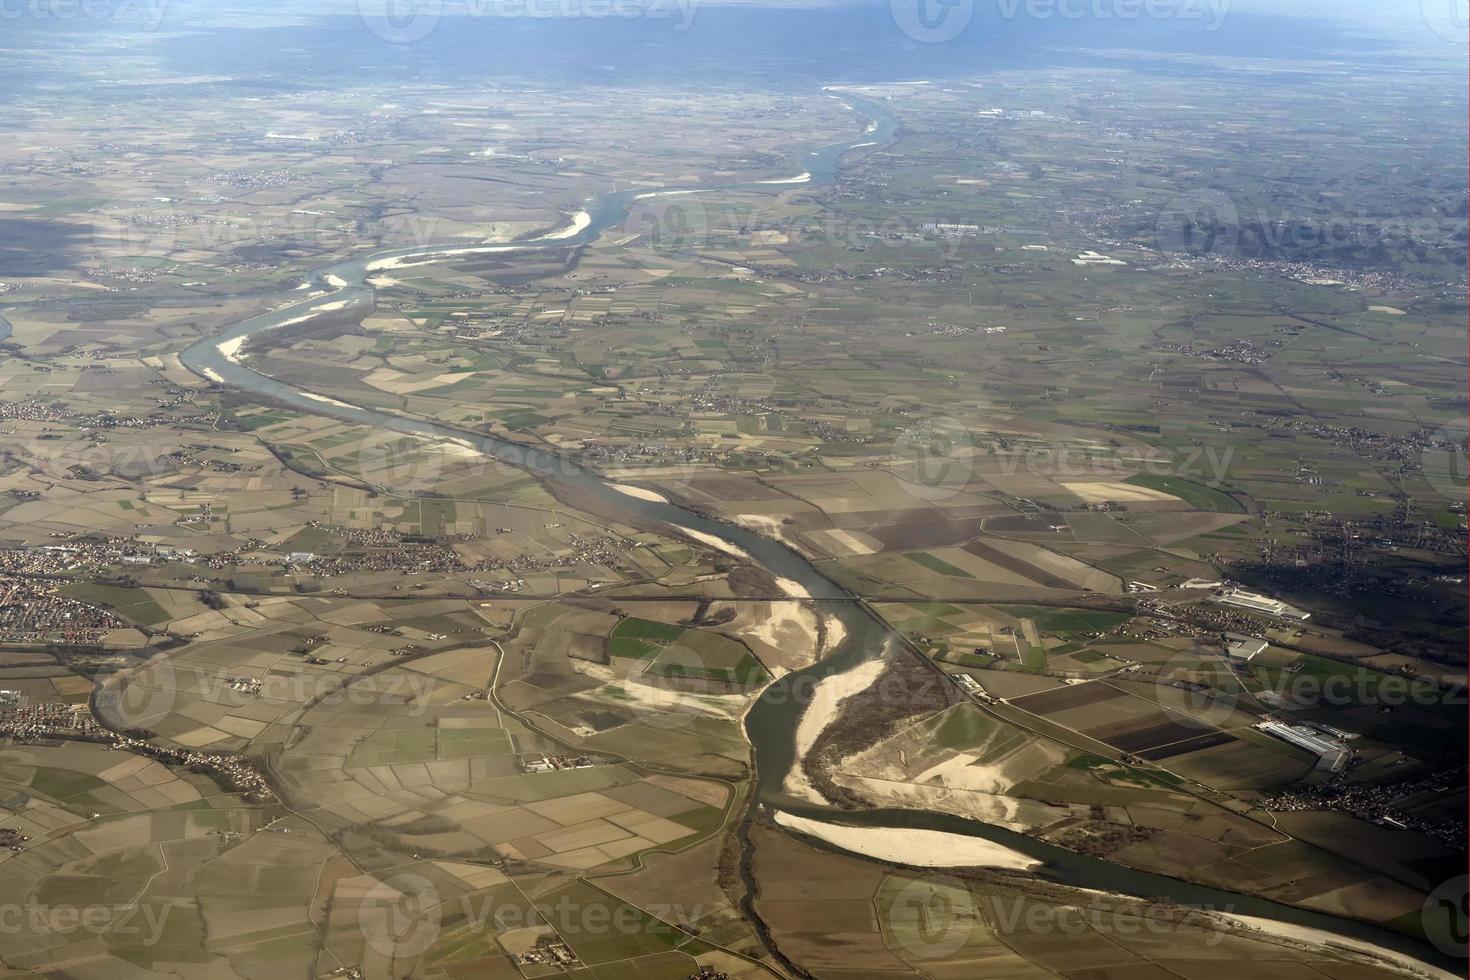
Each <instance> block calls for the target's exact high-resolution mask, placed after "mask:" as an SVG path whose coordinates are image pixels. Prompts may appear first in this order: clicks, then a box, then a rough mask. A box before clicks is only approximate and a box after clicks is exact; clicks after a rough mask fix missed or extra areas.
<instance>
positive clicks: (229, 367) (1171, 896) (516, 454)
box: [181, 93, 1461, 970]
mask: <svg viewBox="0 0 1470 980" xmlns="http://www.w3.org/2000/svg"><path fill="white" fill-rule="evenodd" d="M840 98H841V100H842V101H843V102H844V103H846V104H847V105H849V106H850V107H851V108H852V109H853V110H854V112H856V113H857V114H858V115H859V116H861V117H864V118H865V119H866V120H870V121H871V125H870V126H869V127H868V128H867V129H866V130H865V131H864V132H862V133H861V134H860V135H858V136H856V137H855V138H854V139H852V140H850V141H847V142H842V143H834V144H829V145H826V146H822V147H819V148H817V149H815V150H811V151H808V152H806V153H804V154H801V155H800V156H799V157H798V166H799V168H800V169H799V170H798V174H800V175H801V178H800V179H799V183H800V185H801V186H808V187H809V186H813V185H820V184H823V183H827V182H830V181H831V180H832V179H833V178H834V177H835V176H836V174H837V171H838V168H839V166H840V165H841V160H842V158H843V157H844V156H845V155H846V154H848V153H850V152H854V151H858V150H871V149H872V148H877V147H883V146H887V145H890V144H891V143H892V142H893V141H894V138H895V134H896V132H897V129H898V124H897V122H896V121H895V119H894V118H893V117H892V116H891V115H890V114H889V113H888V112H887V110H886V109H884V108H883V107H882V106H881V105H879V104H877V103H874V102H871V101H868V100H866V99H860V98H856V97H854V96H851V95H849V94H847V93H842V94H841V95H840ZM783 184H785V185H786V186H797V184H798V179H797V178H793V180H792V181H787V182H772V181H764V182H753V183H745V184H733V185H722V186H719V187H703V188H688V187H681V188H679V190H678V193H680V194H687V193H691V192H696V193H697V192H698V191H700V190H703V191H712V190H722V191H759V190H764V191H771V190H773V189H774V188H779V187H781V186H782V185H783ZM661 192H662V193H667V192H668V191H667V189H661V188H646V189H642V190H638V189H633V190H624V191H616V192H612V193H608V194H603V195H600V196H598V197H596V198H593V199H590V200H588V201H587V202H585V204H584V206H583V207H584V212H583V216H582V218H581V225H582V226H581V227H580V228H579V227H578V226H577V222H574V223H573V224H572V225H571V226H570V227H568V228H565V229H562V230H560V231H556V232H552V233H549V234H547V235H545V236H542V237H539V238H530V239H526V240H522V241H516V242H508V243H499V244H491V245H478V246H466V245H464V244H459V245H435V246H420V247H409V248H399V249H389V250H386V251H381V252H376V253H373V254H371V255H365V256H360V257H357V258H354V259H349V260H346V261H343V262H338V263H336V264H333V265H330V266H326V267H323V268H320V269H317V270H315V271H314V272H313V273H312V275H311V282H312V284H313V287H314V289H313V290H312V292H313V293H314V296H313V298H310V299H304V300H302V301H300V302H296V303H290V304H288V305H285V306H283V307H281V308H279V309H276V310H273V311H271V312H269V313H264V314H261V315H260V316H256V317H252V318H250V319H248V320H244V321H242V322H240V323H238V324H235V325H234V326H232V327H230V328H229V329H227V330H226V331H224V332H222V333H220V334H219V335H217V336H215V337H211V338H208V339H205V340H200V341H198V342H197V343H195V344H193V345H192V346H190V347H189V348H187V349H186V350H184V351H183V352H182V354H181V360H182V361H183V363H184V365H185V366H187V367H188V368H189V369H190V370H191V371H194V372H195V373H196V374H199V375H201V376H203V377H206V378H208V379H210V380H212V381H215V382H217V383H220V384H224V385H229V386H231V387H235V388H240V389H242V390H245V391H248V392H251V393H254V394H257V395H260V396H264V397H266V398H269V399H271V400H273V401H276V402H279V403H282V404H285V405H289V406H291V407H292V408H296V409H299V410H301V411H303V412H309V413H314V414H317V415H326V416H331V417H333V418H337V419H340V420H342V421H344V422H350V423H354V424H357V425H365V426H373V427H375V428H377V429H381V430H386V431H389V432H395V433H401V434H405V435H411V436H419V437H423V438H427V439H434V440H454V441H456V442H459V443H461V444H465V443H468V444H470V445H472V446H473V447H474V449H475V450H477V451H478V452H480V453H483V454H484V455H486V456H488V457H492V458H494V459H496V460H499V461H501V462H504V463H507V464H510V465H514V466H519V467H523V468H525V469H527V470H529V471H530V472H532V473H535V474H537V475H539V476H544V477H550V478H554V479H555V480H557V481H560V482H562V483H565V484H569V485H571V486H572V487H574V488H575V489H576V490H577V491H579V492H582V493H588V494H592V495H593V496H594V498H596V499H598V500H599V501H602V502H605V503H606V504H607V505H608V506H609V507H611V508H614V509H615V510H617V511H621V512H624V513H630V514H632V515H636V516H637V517H640V518H642V519H643V521H644V522H655V523H664V524H668V525H671V526H672V527H674V528H683V529H688V530H691V531H695V532H699V533H701V534H705V535H713V536H715V537H717V538H719V539H721V540H723V541H724V542H726V543H727V544H729V545H731V546H734V547H735V548H738V549H740V550H741V551H743V552H745V553H746V554H747V555H749V556H750V558H751V559H752V560H753V561H754V562H755V563H756V564H757V565H760V566H761V567H763V568H765V569H766V570H767V571H768V572H770V573H771V574H772V575H773V576H775V577H777V578H782V579H789V580H791V581H793V582H796V583H798V584H799V585H800V586H801V587H802V588H803V589H804V590H805V591H806V592H807V594H809V595H810V596H811V597H812V598H813V599H814V600H816V601H817V602H818V603H819V604H820V605H821V606H822V607H823V610H822V611H823V612H825V613H827V614H830V615H832V616H835V617H836V618H837V619H839V620H840V621H841V623H842V625H843V627H844V628H845V630H846V635H845V638H844V640H843V642H842V644H841V645H840V646H839V647H838V649H837V650H835V651H833V652H832V653H831V654H830V655H829V656H827V657H826V658H824V659H823V660H822V661H820V662H819V663H817V664H815V665H814V666H812V667H809V668H807V669H806V670H802V671H798V672H794V673H792V674H788V675H787V676H786V677H783V678H782V679H781V680H779V681H777V682H776V683H775V684H773V685H771V687H770V688H768V689H767V690H766V692H765V693H764V694H763V695H762V696H761V697H760V698H759V699H758V700H757V701H756V703H755V704H754V705H753V706H752V708H751V710H750V712H749V713H748V714H747V716H746V731H747V734H748V735H749V737H750V741H751V744H752V746H753V751H754V757H755V771H756V779H757V785H758V793H759V798H760V799H762V800H763V801H765V802H767V803H770V804H772V805H776V806H779V808H781V809H784V810H787V811H789V812H792V813H796V814H798V815H800V816H807V817H817V818H821V819H829V820H830V819H840V820H841V821H842V822H847V823H860V824H862V825H865V826H883V827H895V828H922V829H931V830H942V831H948V832H951V833H962V834H968V835H972V836H977V837H983V838H985V839H987V840H991V841H995V842H997V843H1000V844H1003V845H1005V846H1006V847H1009V848H1012V849H1014V850H1017V851H1020V852H1022V853H1025V854H1027V855H1029V856H1031V857H1033V858H1036V859H1037V860H1040V861H1042V862H1044V867H1043V869H1042V871H1041V873H1042V874H1043V875H1044V876H1046V877H1047V878H1050V879H1052V880H1055V881H1057V882H1059V883H1062V884H1067V885H1075V886H1078V887H1082V888H1092V889H1097V890H1101V891H1107V892H1112V893H1116V894H1122V895H1130V896H1134V897H1140V898H1148V899H1167V900H1170V901H1174V902H1178V903H1180V904H1185V905H1193V906H1198V907H1203V908H1216V909H1221V910H1229V911H1231V912H1234V913H1236V914H1240V915H1251V916H1257V917H1260V918H1265V919H1273V920H1276V921H1280V922H1285V923H1291V924H1294V925H1300V926H1307V927H1311V928H1315V929H1320V930H1323V931H1325V932H1330V933H1335V934H1338V935H1342V936H1346V937H1351V938H1354V939H1358V940H1363V941H1366V942H1370V943H1373V944H1374V945H1378V946H1382V947H1384V948H1386V949H1391V950H1394V951H1397V952H1399V953H1403V954H1407V955H1409V956H1411V957H1414V958H1416V959H1419V960H1423V961H1425V962H1430V963H1435V964H1438V965H1441V966H1444V967H1447V968H1453V969H1456V970H1458V968H1459V966H1460V965H1461V963H1460V961H1458V960H1455V959H1453V958H1450V957H1446V956H1444V955H1442V954H1440V953H1439V952H1438V951H1437V950H1435V949H1434V948H1433V947H1431V946H1429V945H1427V944H1425V943H1421V942H1417V941H1415V940H1413V939H1411V938H1409V937H1407V936H1404V935H1402V934H1400V933H1396V932H1390V931H1389V930H1386V929H1382V928H1379V927H1376V926H1372V925H1368V924H1366V923H1361V922H1357V921H1355V920H1349V919H1342V918H1337V917H1334V916H1330V915H1325V914H1321V913H1316V912H1309V911H1306V910H1303V909H1298V908H1294V907H1292V906H1288V905H1282V904H1279V903H1275V902H1269V901H1266V900H1264V899H1259V898H1253V897H1250V896H1247V895H1242V894H1236V893H1234V892H1229V891H1224V890H1221V889H1214V888H1207V887H1205V886H1201V885H1194V884H1190V883H1188V882H1184V881H1180V880H1178V879H1175V878H1170V877H1166V876H1164V875H1157V874H1149V873H1146V872H1139V871H1132V870H1129V869H1127V868H1124V867H1121V866H1119V865H1116V864H1112V863H1109V862H1107V861H1103V860H1100V859H1097V858H1091V857H1087V856H1085V855H1081V854H1077V853H1074V852H1072V851H1068V850H1065V849H1063V848H1059V847H1056V846H1055V845H1051V844H1048V843H1046V842H1044V841H1040V840H1037V839H1035V838H1033V837H1028V836H1026V835H1024V834H1020V833H1016V832H1014V831H1011V830H1007V829H1005V828H1003V827H997V826H992V825H990V824H986V823H982V822H979V821H974V820H965V819H962V818H959V817H955V816H950V815H947V814H940V813H931V812H927V811H922V810H893V809H873V810H867V811H862V812H859V813H853V812H849V811H840V810H835V809H826V808H821V807H815V806H811V805H799V804H796V803H794V802H793V801H791V800H790V799H789V798H788V797H786V796H784V795H783V794H782V793H781V785H782V783H783V781H784V779H785V776H786V774H787V772H788V771H789V770H790V769H791V766H792V764H793V762H794V761H795V755H796V747H795V731H796V726H797V722H798V720H799V717H800V713H801V707H802V703H801V702H802V699H801V698H800V697H798V696H796V692H799V691H801V690H803V688H804V689H805V690H808V691H809V690H810V688H811V686H812V685H813V684H814V683H815V682H816V681H817V680H820V679H821V678H823V677H827V676H830V675H832V674H835V673H839V672H842V671H846V670H850V669H852V668H853V667H855V666H857V665H858V664H861V663H863V662H864V661H868V660H872V659H874V658H877V657H881V656H883V655H884V654H885V651H886V650H890V649H894V648H895V647H896V646H897V645H898V644H899V643H900V642H901V641H900V640H899V638H898V637H897V636H896V635H895V634H894V633H893V632H892V630H891V628H890V627H889V626H888V625H887V624H886V623H884V622H882V621H881V620H879V619H878V618H877V617H876V616H875V615H874V614H872V613H871V612H870V611H869V610H868V608H867V606H866V605H865V604H863V603H861V602H857V601H855V600H854V597H853V596H852V595H851V594H850V593H848V592H847V591H846V590H844V589H843V588H841V587H839V586H838V585H837V584H836V583H834V582H832V581H831V580H830V579H828V578H827V577H826V576H825V575H823V574H822V573H821V572H819V571H818V570H817V569H816V567H815V566H813V565H812V564H811V563H810V562H809V561H807V560H806V559H805V558H804V557H802V556H801V555H800V554H799V553H797V552H796V551H795V550H793V549H792V548H790V547H788V546H787V545H785V544H783V543H781V542H780V541H777V540H774V539H772V538H768V537H764V536H762V535H760V534H757V533H756V532H754V531H750V530H747V529H745V528H740V527H736V526H734V525H731V524H726V523H724V522H721V521H715V520H711V519H709V518H707V517H703V516H701V515H699V514H697V513H694V512H693V511H691V510H687V509H685V508H683V507H680V506H678V505H675V504H672V503H664V502H658V501H651V500H642V499H638V498H634V497H631V496H629V495H627V494H624V493H622V492H620V491H618V490H615V489H613V487H612V486H610V485H609V483H608V481H606V480H604V479H603V478H602V477H601V476H599V475H598V474H596V473H595V472H593V471H591V470H589V469H586V468H585V467H582V466H580V465H578V464H577V463H575V462H574V461H572V460H570V459H568V458H566V457H564V456H561V455H559V454H557V453H554V452H550V451H547V450H542V449H538V448H533V447H527V446H523V445H519V444H517V443H513V442H508V441H506V440H504V439H500V438H497V437H495V436H489V435H479V434H473V433H469V432H466V431H464V430H461V429H457V428H453V427H450V426H447V425H439V424H436V423H433V422H429V421H423V420H418V419H412V418H407V417H404V416H400V415H396V414H393V413H391V412H386V411H380V410H377V409H367V408H362V407H359V406H356V405H350V404H347V403H345V402H342V401H338V400H336V399H325V398H324V397H323V396H320V395H316V394H315V393H311V392H307V391H304V390H302V389H298V388H296V387H293V386H291V385H287V384H283V383H281V382H279V381H277V380H275V379H274V378H270V377H267V376H265V375H263V374H260V373H258V372H256V371H253V370H251V369H250V368H249V367H247V366H245V365H244V364H243V363H240V362H239V360H238V359H237V358H236V357H235V356H233V351H236V350H238V349H239V347H240V344H242V343H243V342H244V341H245V340H246V339H247V338H249V337H250V336H252V335H255V334H260V333H263V332H266V331H269V330H272V329H277V328H280V327H282V326H286V325H289V324H294V323H300V322H303V321H304V319H309V318H310V317H311V316H312V315H313V312H314V311H317V310H320V308H321V307H323V306H329V307H331V308H332V309H333V310H335V311H340V310H341V309H343V308H344V307H343V306H342V305H341V304H344V303H345V304H347V306H348V307H351V306H357V305H361V306H364V307H365V306H367V305H369V304H371V303H372V302H373V295H374V293H373V287H372V286H371V285H370V284H369V283H368V279H369V278H370V277H371V275H372V272H373V270H374V269H375V268H384V267H385V264H387V263H390V262H391V261H393V260H397V261H400V262H403V261H413V262H418V261H433V260H435V259H436V258H442V257H449V256H456V255H461V254H467V253H469V252H472V253H473V254H492V253H497V252H514V251H531V250H538V249H547V248H565V247H567V246H574V245H582V244H586V243H588V242H591V241H593V240H595V239H596V238H598V237H599V236H600V235H601V234H602V233H603V232H604V231H607V230H609V229H612V228H615V227H616V226H618V225H620V224H622V223H623V222H625V221H627V220H628V218H629V214H630V211H631V210H632V209H633V207H634V206H635V202H636V201H637V200H639V199H640V198H643V197H645V196H646V195H655V196H656V195H658V194H660V193H661ZM629 230H630V231H632V230H638V229H637V227H636V225H635V226H630V229H629ZM322 312H325V311H322ZM221 347H223V348H224V349H223V350H221ZM226 352H230V353H229V354H227V353H226Z"/></svg>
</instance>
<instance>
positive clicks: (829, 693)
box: [781, 659, 888, 803]
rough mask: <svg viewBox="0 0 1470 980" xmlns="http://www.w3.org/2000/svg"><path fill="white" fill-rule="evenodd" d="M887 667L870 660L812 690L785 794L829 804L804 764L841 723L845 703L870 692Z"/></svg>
mask: <svg viewBox="0 0 1470 980" xmlns="http://www.w3.org/2000/svg"><path fill="white" fill-rule="evenodd" d="M887 666H888V661H887V660H883V659H879V660H869V661H868V662H866V663H862V664H858V665H857V666H856V667H854V668H852V669H851V670H847V671H843V672H842V673H840V674H833V675H831V676H830V677H824V678H823V679H822V680H821V681H819V682H818V683H817V685H816V686H815V687H813V688H812V693H811V700H810V701H808V702H807V706H806V709H805V710H804V711H802V713H801V720H800V721H799V722H797V724H796V733H795V741H796V758H795V760H793V762H792V765H791V771H790V772H788V773H787V774H786V780H785V782H784V783H783V784H782V787H781V788H782V789H783V790H785V791H786V792H787V793H790V794H791V795H792V796H795V797H797V798H798V799H803V800H807V801H809V802H812V803H826V802H827V800H826V799H825V798H823V796H822V794H821V793H818V792H817V788H816V787H815V786H813V785H812V783H811V780H809V779H808V778H807V775H806V773H805V772H804V771H802V768H801V763H802V760H803V759H805V758H806V757H807V755H808V753H810V752H811V750H812V747H813V746H814V745H816V744H817V739H818V738H820V737H821V734H822V732H823V731H824V730H826V728H827V726H828V725H830V724H832V722H834V721H835V720H836V719H837V712H838V710H839V708H840V707H841V705H842V702H843V701H845V700H846V699H848V698H850V697H852V696H853V695H854V694H857V693H858V692H860V691H863V690H866V689H867V688H868V686H869V685H871V684H872V683H873V682H874V681H876V680H877V679H878V675H879V674H881V673H883V670H884V668H886V667H887Z"/></svg>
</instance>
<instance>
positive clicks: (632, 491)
mask: <svg viewBox="0 0 1470 980" xmlns="http://www.w3.org/2000/svg"><path fill="white" fill-rule="evenodd" d="M608 486H610V487H612V488H613V489H614V490H616V491H617V492H618V493H625V494H627V495H628V496H630V497H637V498H638V499H639V500H647V501H651V502H652V503H655V504H666V503H668V502H669V501H668V498H666V497H665V496H664V495H663V494H661V493H656V492H655V491H653V490H645V489H644V488H642V487H635V486H632V485H631V484H627V483H609V484H608Z"/></svg>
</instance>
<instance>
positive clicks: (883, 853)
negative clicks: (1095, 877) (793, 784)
mask: <svg viewBox="0 0 1470 980" xmlns="http://www.w3.org/2000/svg"><path fill="white" fill-rule="evenodd" d="M776 822H777V823H778V824H780V825H781V826H783V827H785V828H787V829H788V830H795V831H797V832H799V833H803V834H808V835H810V836H812V837H815V838H817V839H818V840H823V841H826V842H827V843H828V844H831V845H832V846H834V847H840V848H842V849H843V850H844V851H851V852H852V853H854V854H862V855H864V856H866V857H871V858H877V859H878V860H880V861H890V862H892V863H894V864H907V865H911V866H913V867H918V868H1006V869H1008V870H1012V871H1031V870H1034V869H1036V868H1038V867H1040V866H1041V862H1039V861H1036V860H1034V859H1032V858H1029V857H1027V856H1026V855H1024V854H1022V853H1021V852H1020V851H1013V850H1011V849H1010V848H1009V847H1006V846H1004V845H1002V844H996V843H994V842H993V841H988V840H984V839H982V838H979V837H967V836H965V835H964V834H946V833H944V832H943V831H938V830H915V829H912V828H909V827H845V826H842V825H841V824H832V823H826V822H824V821H821V820H811V819H808V818H806V817H798V816H795V815H793V814H790V813H786V812H784V811H780V812H778V813H777V814H776Z"/></svg>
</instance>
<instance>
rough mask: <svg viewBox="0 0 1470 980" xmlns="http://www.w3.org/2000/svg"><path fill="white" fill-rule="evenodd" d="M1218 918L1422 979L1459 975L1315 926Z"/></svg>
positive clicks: (1226, 916)
mask: <svg viewBox="0 0 1470 980" xmlns="http://www.w3.org/2000/svg"><path fill="white" fill-rule="evenodd" d="M1215 914H1216V915H1218V916H1220V917H1221V918H1224V919H1229V920H1230V921H1231V922H1235V923H1239V924H1240V925H1243V926H1246V927H1247V928H1250V929H1254V930H1256V931H1258V932H1264V933H1266V934H1267V935H1271V936H1277V937H1279V938H1281V939H1288V940H1291V941H1292V942H1295V943H1301V944H1303V945H1306V946H1336V947H1339V948H1341V949H1351V950H1354V951H1356V952H1359V953H1366V954H1367V955H1369V956H1372V957H1374V958H1376V959H1379V960H1383V961H1384V962H1386V963H1390V964H1392V965H1393V966H1394V967H1396V968H1398V969H1400V970H1407V971H1408V972H1410V973H1416V974H1419V975H1420V976H1426V977H1433V978H1434V980H1456V978H1457V977H1458V976H1459V975H1458V974H1455V973H1450V972H1449V971H1447V970H1441V969H1440V968H1439V967H1437V966H1433V965H1431V964H1429V963H1425V962H1422V961H1420V960H1416V959H1414V958H1413V957H1412V956H1409V955H1407V954H1405V953H1396V952H1394V951H1393V950H1388V949H1384V948H1383V947H1382V946H1375V945H1373V944H1372V943H1370V942H1367V941H1365V940H1361V939H1353V938H1351V937H1349V936H1339V935H1338V934H1337V933H1335V932H1327V931H1325V930H1323V929H1313V928H1312V927H1311V926H1299V925H1293V924H1292V923H1290V922H1277V921H1276V920H1275V919H1263V918H1260V917H1258V916H1254V915H1237V914H1235V913H1233V912H1217V913H1215Z"/></svg>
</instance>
